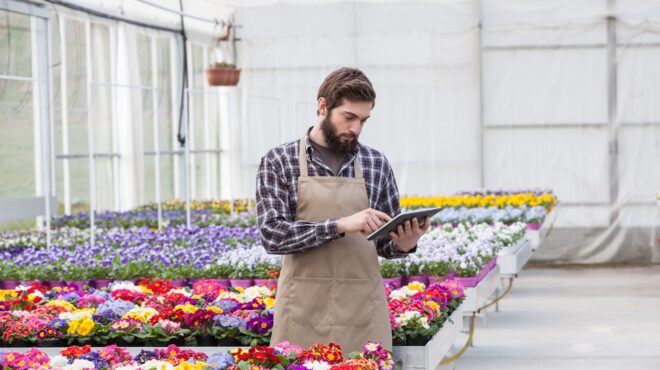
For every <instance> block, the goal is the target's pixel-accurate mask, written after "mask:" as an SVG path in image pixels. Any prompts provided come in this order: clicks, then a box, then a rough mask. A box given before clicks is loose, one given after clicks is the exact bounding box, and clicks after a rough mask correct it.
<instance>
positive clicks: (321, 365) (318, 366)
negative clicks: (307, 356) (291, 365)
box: [303, 360, 332, 370]
mask: <svg viewBox="0 0 660 370" xmlns="http://www.w3.org/2000/svg"><path fill="white" fill-rule="evenodd" d="M303 366H304V367H305V368H307V369H309V370H329V369H331V368H332V365H330V364H329V363H327V362H324V361H316V360H315V361H308V362H305V363H304V364H303Z"/></svg>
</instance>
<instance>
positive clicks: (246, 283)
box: [229, 265, 253, 289]
mask: <svg viewBox="0 0 660 370" xmlns="http://www.w3.org/2000/svg"><path fill="white" fill-rule="evenodd" d="M251 275H252V270H251V269H250V268H249V267H248V266H246V265H239V266H236V267H233V268H232V270H231V272H230V273H229V282H230V283H231V286H232V287H233V288H242V289H245V288H249V287H250V286H252V284H253V281H252V278H251V277H250V276H251Z"/></svg>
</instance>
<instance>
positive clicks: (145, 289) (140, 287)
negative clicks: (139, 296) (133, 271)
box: [138, 285, 154, 294]
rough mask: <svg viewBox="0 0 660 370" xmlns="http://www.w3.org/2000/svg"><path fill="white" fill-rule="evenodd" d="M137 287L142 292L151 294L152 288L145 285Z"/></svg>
mask: <svg viewBox="0 0 660 370" xmlns="http://www.w3.org/2000/svg"><path fill="white" fill-rule="evenodd" d="M138 289H140V291H141V292H142V293H144V294H153V292H154V291H153V290H151V289H149V288H147V287H146V286H142V285H138Z"/></svg>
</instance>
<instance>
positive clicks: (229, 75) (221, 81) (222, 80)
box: [206, 68, 241, 86]
mask: <svg viewBox="0 0 660 370" xmlns="http://www.w3.org/2000/svg"><path fill="white" fill-rule="evenodd" d="M240 77H241V70H240V69H237V68H209V69H207V70H206V81H208V83H209V85H211V86H236V85H238V81H239V80H240Z"/></svg>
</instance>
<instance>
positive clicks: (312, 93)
mask: <svg viewBox="0 0 660 370" xmlns="http://www.w3.org/2000/svg"><path fill="white" fill-rule="evenodd" d="M247 3H249V5H252V6H239V7H237V9H236V18H237V20H238V21H239V22H240V23H241V24H242V25H243V27H244V28H243V32H242V34H241V37H242V42H241V44H240V46H241V53H240V55H241V58H242V59H241V60H242V68H243V71H244V75H243V82H242V95H243V99H244V100H245V101H244V106H245V109H244V110H243V114H244V115H243V122H242V128H243V130H244V131H245V133H246V134H245V135H243V145H244V150H243V154H244V161H243V163H244V174H243V186H242V189H244V190H245V195H250V194H252V193H253V191H254V176H255V173H256V168H257V166H258V164H259V159H260V157H261V155H263V153H264V152H265V151H266V150H267V149H268V148H270V147H272V146H275V145H277V144H279V143H281V142H284V141H288V140H293V139H296V138H298V137H300V136H301V135H302V134H303V133H304V131H305V128H306V127H308V126H310V125H312V124H313V123H314V122H315V120H316V117H315V97H316V93H317V89H318V86H319V84H320V82H321V81H322V79H323V78H324V76H325V75H326V74H327V73H329V72H330V71H332V70H333V69H336V68H338V67H340V66H345V65H350V66H357V67H359V68H361V69H362V70H364V71H365V72H366V74H367V75H368V76H369V77H370V78H371V80H372V82H373V83H374V85H375V88H376V93H377V96H378V97H377V103H376V107H375V109H374V112H373V114H372V118H370V120H369V122H368V123H367V124H366V125H365V128H364V131H363V135H362V136H361V141H362V142H364V143H366V144H368V145H370V146H373V147H375V148H377V149H380V150H382V151H383V152H384V153H385V154H386V155H387V157H388V158H389V160H390V161H391V163H392V165H393V167H394V170H395V173H396V176H397V181H398V184H399V188H400V191H401V193H402V194H407V195H440V194H448V193H454V192H456V191H460V190H468V189H475V188H487V189H507V188H536V187H541V188H552V189H554V191H555V192H556V193H557V195H558V196H559V199H560V200H561V204H560V206H559V207H558V209H557V211H558V218H557V221H556V223H555V225H554V230H553V232H552V234H551V235H550V239H549V241H548V242H547V243H546V244H545V245H544V248H542V249H541V250H540V253H538V257H537V259H538V260H542V261H568V262H587V263H589V262H619V261H630V260H638V261H639V260H642V261H655V262H658V261H660V246H659V245H658V243H657V242H656V236H657V232H658V225H659V220H660V216H659V213H658V207H657V205H656V192H657V190H658V189H659V188H660V165H658V163H660V104H658V102H660V69H658V65H660V2H658V1H624V0H617V1H613V0H612V1H606V0H593V1H579V2H576V1H566V0H561V1H560V0H550V1H536V2H530V1H524V0H518V1H515V0H514V1H512V0H501V1H499V0H491V1H488V0H484V1H438V2H429V1H412V2H410V1H406V2H389V1H388V2H366V1H365V2H330V1H325V2H314V4H309V3H303V2H287V3H285V4H282V3H277V4H274V3H273V2H268V1H253V2H249V1H248V2H247Z"/></svg>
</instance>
